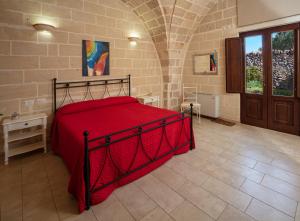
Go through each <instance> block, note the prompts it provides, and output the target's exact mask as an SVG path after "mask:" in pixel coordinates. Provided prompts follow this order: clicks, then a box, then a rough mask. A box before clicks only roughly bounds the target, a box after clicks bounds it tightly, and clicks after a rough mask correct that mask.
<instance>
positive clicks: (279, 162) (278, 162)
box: [272, 144, 300, 175]
mask: <svg viewBox="0 0 300 221" xmlns="http://www.w3.org/2000/svg"><path fill="white" fill-rule="evenodd" d="M299 147H300V144H298V148H299ZM272 165H274V166H276V167H279V168H282V169H284V170H287V171H289V172H291V173H295V174H298V175H300V171H299V168H300V161H299V159H298V161H296V160H294V159H291V158H290V157H288V158H287V159H275V160H273V161H272Z"/></svg>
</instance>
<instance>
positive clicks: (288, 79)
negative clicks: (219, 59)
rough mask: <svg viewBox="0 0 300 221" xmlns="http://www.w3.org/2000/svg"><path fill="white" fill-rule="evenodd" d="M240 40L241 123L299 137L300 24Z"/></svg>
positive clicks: (245, 34)
mask: <svg viewBox="0 0 300 221" xmlns="http://www.w3.org/2000/svg"><path fill="white" fill-rule="evenodd" d="M241 39H242V42H243V46H242V49H243V64H242V66H243V68H242V73H243V78H244V79H243V92H242V93H241V121H242V123H245V124H250V125H254V126H259V127H264V128H269V129H273V130H277V131H282V132H287V133H292V134H300V126H299V125H300V117H299V116H300V104H299V95H300V92H299V90H300V88H299V87H300V83H299V82H300V80H299V78H300V76H299V62H300V61H299V59H300V58H299V24H292V25H285V26H280V27H275V28H269V29H264V30H259V31H254V32H248V33H243V34H241ZM297 73H298V74H297Z"/></svg>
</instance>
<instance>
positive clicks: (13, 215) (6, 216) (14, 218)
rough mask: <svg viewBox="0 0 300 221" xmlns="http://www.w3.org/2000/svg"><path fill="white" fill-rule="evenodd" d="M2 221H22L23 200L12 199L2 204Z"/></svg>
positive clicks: (0, 206) (0, 218)
mask: <svg viewBox="0 0 300 221" xmlns="http://www.w3.org/2000/svg"><path fill="white" fill-rule="evenodd" d="M0 220H1V221H22V200H21V199H12V200H11V201H10V202H2V203H1V204H0Z"/></svg>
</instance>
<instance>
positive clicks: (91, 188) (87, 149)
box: [83, 104, 194, 210]
mask: <svg viewBox="0 0 300 221" xmlns="http://www.w3.org/2000/svg"><path fill="white" fill-rule="evenodd" d="M173 118H174V119H173ZM175 118H176V119H175ZM187 118H190V120H189V126H190V130H189V136H187V137H186V138H187V140H186V142H184V143H182V144H179V139H180V138H178V142H176V145H174V146H171V144H170V143H169V146H170V150H169V151H168V152H166V153H164V154H162V155H160V156H157V154H155V156H154V157H153V158H151V157H148V156H147V157H148V162H146V163H144V164H143V165H141V166H139V167H137V168H134V169H129V170H128V171H126V172H124V173H121V175H119V176H118V177H116V178H115V179H113V180H111V181H109V182H107V183H104V184H102V185H101V186H99V187H96V188H95V185H91V183H90V171H91V170H90V154H91V153H92V152H94V151H97V150H99V149H101V148H109V147H110V145H112V144H114V143H118V142H121V141H124V140H127V139H130V138H133V137H137V138H138V140H139V141H138V143H141V148H144V147H143V144H142V134H144V133H148V132H150V131H153V130H156V129H159V128H162V133H163V134H162V137H163V136H164V137H165V139H168V138H167V136H166V126H168V125H171V124H175V123H178V122H182V123H181V125H182V126H181V129H180V130H181V131H180V133H183V130H185V126H184V121H185V120H186V119H187ZM170 119H171V120H170ZM158 123H159V125H157V124H158ZM151 125H153V126H151ZM145 127H146V128H145ZM133 131H136V132H133ZM126 132H133V133H131V134H130V135H126V136H124V137H121V138H118V139H115V140H112V139H111V137H112V136H114V135H120V134H122V133H126ZM180 136H181V135H180ZM83 139H84V171H83V174H84V182H85V209H86V210H88V209H89V208H90V206H91V194H92V193H94V192H97V191H100V190H102V189H103V188H105V187H107V186H109V185H111V184H113V183H116V182H118V181H119V180H121V179H122V178H124V177H127V176H129V175H130V174H133V173H134V172H136V171H138V170H141V169H143V168H145V167H147V166H148V165H150V164H152V163H153V162H155V161H158V160H160V159H162V158H164V157H166V156H168V155H169V154H171V153H173V152H176V151H177V150H179V149H180V148H183V147H186V146H187V145H189V149H190V150H192V149H194V134H193V104H190V116H187V115H185V114H184V113H178V114H175V115H171V116H168V117H165V118H161V119H158V120H155V121H151V122H148V123H145V124H141V125H139V126H136V127H132V128H128V129H125V130H122V131H118V132H115V133H111V134H108V135H105V136H101V137H96V138H93V139H89V132H88V131H84V132H83ZM100 140H104V141H105V142H104V143H103V144H100V145H97V146H90V145H89V144H90V143H91V142H95V141H100ZM160 142H162V140H161V141H160ZM160 144H161V143H160ZM159 148H160V145H159V147H158V149H159ZM143 151H145V150H144V149H143ZM158 152H159V151H157V153H158ZM110 157H111V155H110ZM134 160H135V159H134ZM134 160H133V161H134ZM115 166H116V165H115ZM116 167H117V166H116ZM100 175H101V174H100Z"/></svg>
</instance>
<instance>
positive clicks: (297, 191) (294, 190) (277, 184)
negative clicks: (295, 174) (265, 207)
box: [261, 175, 300, 201]
mask: <svg viewBox="0 0 300 221" xmlns="http://www.w3.org/2000/svg"><path fill="white" fill-rule="evenodd" d="M261 184H262V185H263V186H266V187H268V188H270V189H272V190H275V191H277V192H279V193H281V194H283V195H285V196H287V197H289V198H291V199H294V200H296V201H300V188H299V187H296V186H294V185H291V184H289V183H287V182H285V181H283V180H280V179H277V178H275V177H271V176H269V175H266V176H265V177H264V179H263V181H262V183H261Z"/></svg>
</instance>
